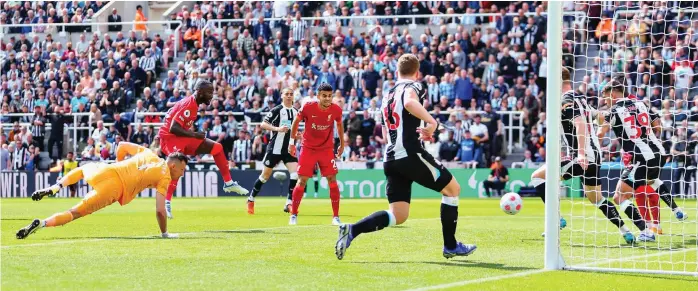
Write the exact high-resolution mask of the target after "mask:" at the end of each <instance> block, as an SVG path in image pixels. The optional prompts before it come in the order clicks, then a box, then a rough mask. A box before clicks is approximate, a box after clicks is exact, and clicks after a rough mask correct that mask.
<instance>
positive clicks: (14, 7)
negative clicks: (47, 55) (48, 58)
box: [0, 1, 109, 33]
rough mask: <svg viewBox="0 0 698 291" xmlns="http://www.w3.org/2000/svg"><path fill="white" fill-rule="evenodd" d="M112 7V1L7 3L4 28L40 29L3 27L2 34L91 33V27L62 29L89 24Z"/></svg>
mask: <svg viewBox="0 0 698 291" xmlns="http://www.w3.org/2000/svg"><path fill="white" fill-rule="evenodd" d="M108 3H109V1H3V3H2V4H0V8H1V10H0V24H8V25H20V24H38V26H35V27H32V26H19V27H18V26H13V27H7V28H3V27H0V32H3V33H31V32H35V33H55V32H57V31H66V32H81V31H88V32H89V31H91V30H92V28H91V27H90V26H89V25H86V26H61V25H60V24H62V23H89V22H90V21H92V19H93V17H94V15H95V13H97V11H99V10H100V9H102V7H104V6H105V5H107V4H108ZM41 24H44V25H41Z"/></svg>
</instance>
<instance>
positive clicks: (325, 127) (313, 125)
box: [310, 123, 330, 130]
mask: <svg viewBox="0 0 698 291" xmlns="http://www.w3.org/2000/svg"><path fill="white" fill-rule="evenodd" d="M310 127H311V128H312V129H315V130H327V129H328V128H330V126H329V125H321V124H315V123H312V124H311V126H310Z"/></svg>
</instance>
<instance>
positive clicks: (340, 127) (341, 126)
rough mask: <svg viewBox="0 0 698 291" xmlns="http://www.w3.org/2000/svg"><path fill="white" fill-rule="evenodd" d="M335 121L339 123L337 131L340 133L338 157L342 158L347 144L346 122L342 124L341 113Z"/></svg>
mask: <svg viewBox="0 0 698 291" xmlns="http://www.w3.org/2000/svg"><path fill="white" fill-rule="evenodd" d="M334 123H335V124H336V125H337V133H338V135H339V150H337V156H336V158H337V159H340V158H341V157H342V152H343V151H344V146H345V144H344V124H342V118H341V115H340V117H339V118H337V120H335V122H334ZM384 128H385V127H384ZM384 130H385V129H384Z"/></svg>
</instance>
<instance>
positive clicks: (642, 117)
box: [623, 112, 650, 139]
mask: <svg viewBox="0 0 698 291" xmlns="http://www.w3.org/2000/svg"><path fill="white" fill-rule="evenodd" d="M636 120H637V123H636ZM623 123H628V124H630V129H632V131H633V132H631V133H630V134H629V137H630V138H631V139H637V138H639V137H640V136H642V127H647V126H649V125H650V116H649V115H648V114H647V112H642V113H640V114H638V115H637V118H635V116H632V115H630V116H628V117H626V118H624V119H623ZM637 124H639V125H640V126H637Z"/></svg>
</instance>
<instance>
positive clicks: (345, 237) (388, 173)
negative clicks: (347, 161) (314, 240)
mask: <svg viewBox="0 0 698 291" xmlns="http://www.w3.org/2000/svg"><path fill="white" fill-rule="evenodd" d="M401 164H404V163H403V162H402V161H400V160H398V161H391V162H387V163H385V164H384V167H383V171H384V173H385V179H386V185H385V192H386V196H387V197H388V202H389V203H390V208H389V209H388V210H380V211H376V212H374V213H372V214H370V215H369V216H366V217H364V218H362V219H361V220H359V221H358V222H357V223H354V224H342V225H340V226H339V237H338V239H337V243H336V244H335V255H336V256H337V259H340V260H341V259H342V258H344V254H345V253H346V250H347V248H349V246H350V245H351V242H352V241H353V240H354V239H355V238H356V237H358V236H359V235H360V234H363V233H370V232H374V231H379V230H382V229H383V228H386V227H389V226H393V225H398V224H402V223H404V222H405V221H407V218H408V217H409V215H410V200H411V197H412V180H410V179H409V178H408V177H405V176H403V175H402V174H401V173H400V172H399V171H397V170H398V169H399V168H400V166H401Z"/></svg>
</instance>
